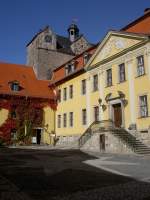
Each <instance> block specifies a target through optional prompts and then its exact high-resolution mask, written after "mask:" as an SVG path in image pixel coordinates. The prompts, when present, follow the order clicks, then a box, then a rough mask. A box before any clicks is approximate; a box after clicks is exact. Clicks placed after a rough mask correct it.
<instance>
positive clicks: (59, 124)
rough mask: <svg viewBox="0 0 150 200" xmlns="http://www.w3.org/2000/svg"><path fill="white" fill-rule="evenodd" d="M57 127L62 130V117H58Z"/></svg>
mask: <svg viewBox="0 0 150 200" xmlns="http://www.w3.org/2000/svg"><path fill="white" fill-rule="evenodd" d="M57 120H58V121H57V127H58V128H61V115H58V118H57Z"/></svg>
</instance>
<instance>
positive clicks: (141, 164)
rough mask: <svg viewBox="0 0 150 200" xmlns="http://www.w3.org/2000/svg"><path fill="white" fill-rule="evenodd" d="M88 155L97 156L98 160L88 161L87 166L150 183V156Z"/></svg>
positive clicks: (92, 153) (90, 153) (91, 153)
mask: <svg viewBox="0 0 150 200" xmlns="http://www.w3.org/2000/svg"><path fill="white" fill-rule="evenodd" d="M87 153H88V154H89V155H94V156H96V157H97V159H93V160H86V161H85V163H86V164H89V165H91V166H94V167H97V168H99V169H103V170H105V171H109V172H112V173H114V174H118V175H123V176H127V177H131V178H134V179H136V180H140V181H145V182H150V156H140V155H136V154H131V155H130V154H129V155H126V154H101V153H94V152H87Z"/></svg>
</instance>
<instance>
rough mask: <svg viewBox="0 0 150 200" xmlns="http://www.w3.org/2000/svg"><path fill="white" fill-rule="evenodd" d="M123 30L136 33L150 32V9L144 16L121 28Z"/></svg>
mask: <svg viewBox="0 0 150 200" xmlns="http://www.w3.org/2000/svg"><path fill="white" fill-rule="evenodd" d="M121 30H122V31H128V32H134V33H144V34H149V33H150V11H149V12H147V13H145V14H144V15H143V16H141V17H139V18H138V19H136V20H134V21H133V22H131V23H129V24H128V25H126V26H125V27H123V28H122V29H121Z"/></svg>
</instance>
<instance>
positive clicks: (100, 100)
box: [98, 98, 107, 111]
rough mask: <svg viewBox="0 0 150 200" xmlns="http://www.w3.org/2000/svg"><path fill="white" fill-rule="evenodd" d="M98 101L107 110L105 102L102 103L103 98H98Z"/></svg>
mask: <svg viewBox="0 0 150 200" xmlns="http://www.w3.org/2000/svg"><path fill="white" fill-rule="evenodd" d="M98 103H99V105H100V106H101V107H102V110H103V111H105V110H106V108H107V106H106V105H105V104H102V99H101V98H99V99H98Z"/></svg>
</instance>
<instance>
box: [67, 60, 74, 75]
mask: <svg viewBox="0 0 150 200" xmlns="http://www.w3.org/2000/svg"><path fill="white" fill-rule="evenodd" d="M74 71H75V62H74V61H72V62H71V63H69V64H68V65H67V66H66V75H69V74H71V73H73V72H74Z"/></svg>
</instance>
